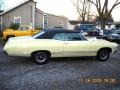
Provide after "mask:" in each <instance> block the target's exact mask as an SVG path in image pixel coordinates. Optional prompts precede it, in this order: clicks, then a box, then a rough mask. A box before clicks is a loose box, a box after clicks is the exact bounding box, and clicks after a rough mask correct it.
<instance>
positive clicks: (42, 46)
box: [4, 29, 118, 64]
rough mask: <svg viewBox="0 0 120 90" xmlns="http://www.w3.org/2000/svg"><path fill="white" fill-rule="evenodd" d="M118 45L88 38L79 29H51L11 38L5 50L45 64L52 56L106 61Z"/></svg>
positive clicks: (13, 54) (12, 54)
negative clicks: (92, 57) (93, 58)
mask: <svg viewBox="0 0 120 90" xmlns="http://www.w3.org/2000/svg"><path fill="white" fill-rule="evenodd" d="M117 47H118V45H117V44H116V43H112V42H109V41H105V40H100V39H87V38H86V37H84V36H83V35H82V34H81V33H80V32H78V31H72V30H60V29H59V30H53V29H50V30H44V31H42V32H39V33H37V34H35V35H33V36H24V37H14V38H10V39H9V40H8V41H7V43H6V44H5V46H4V52H5V53H6V54H7V55H9V56H25V57H32V59H33V60H34V61H35V62H36V63H37V64H45V63H47V62H48V61H49V60H50V58H51V57H80V56H96V57H97V60H99V61H105V60H107V59H108V58H109V56H110V54H111V53H115V52H116V51H117Z"/></svg>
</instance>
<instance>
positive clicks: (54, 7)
mask: <svg viewBox="0 0 120 90" xmlns="http://www.w3.org/2000/svg"><path fill="white" fill-rule="evenodd" d="M23 1H24V0H6V5H5V6H6V9H9V8H11V7H14V6H15V5H17V4H19V3H20V2H23ZM35 1H36V2H37V7H38V8H39V9H40V10H42V11H44V12H46V13H51V14H55V15H63V16H66V17H68V18H69V19H71V20H72V19H77V13H76V9H75V7H74V5H73V4H72V3H71V1H70V0H35ZM113 1H115V0H112V2H110V6H111V4H112V3H113ZM112 15H113V18H114V19H115V21H120V8H116V9H115V10H114V11H113V13H112Z"/></svg>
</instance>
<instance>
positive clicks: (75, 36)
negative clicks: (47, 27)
mask: <svg viewBox="0 0 120 90" xmlns="http://www.w3.org/2000/svg"><path fill="white" fill-rule="evenodd" d="M63 37H64V40H65V41H80V40H86V39H85V37H84V36H83V35H82V34H80V33H63Z"/></svg>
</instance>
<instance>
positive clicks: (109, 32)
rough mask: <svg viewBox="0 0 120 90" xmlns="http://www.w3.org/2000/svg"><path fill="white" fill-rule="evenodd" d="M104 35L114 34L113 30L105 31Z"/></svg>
mask: <svg viewBox="0 0 120 90" xmlns="http://www.w3.org/2000/svg"><path fill="white" fill-rule="evenodd" d="M103 33H104V35H108V34H112V33H113V31H112V30H103Z"/></svg>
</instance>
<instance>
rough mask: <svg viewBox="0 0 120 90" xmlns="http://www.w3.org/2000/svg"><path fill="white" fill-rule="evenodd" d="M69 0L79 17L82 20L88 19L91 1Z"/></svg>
mask: <svg viewBox="0 0 120 90" xmlns="http://www.w3.org/2000/svg"><path fill="white" fill-rule="evenodd" d="M71 1H72V3H73V5H74V6H75V8H76V10H77V13H78V15H79V19H80V20H81V21H82V22H84V21H86V19H87V20H89V13H90V3H91V2H88V0H71Z"/></svg>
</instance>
